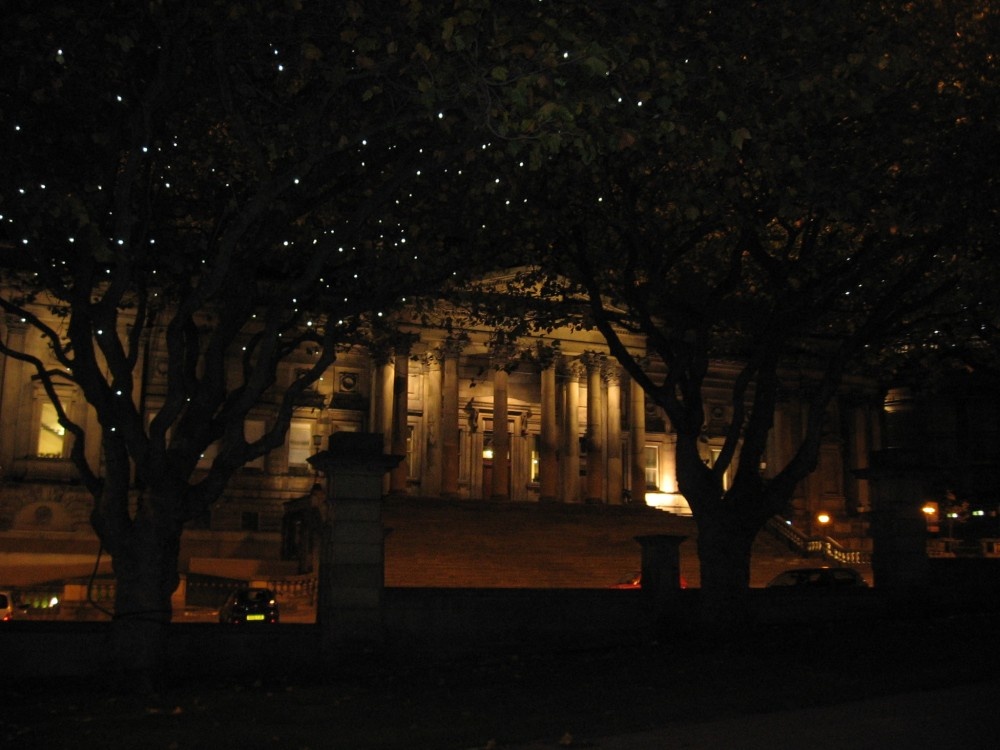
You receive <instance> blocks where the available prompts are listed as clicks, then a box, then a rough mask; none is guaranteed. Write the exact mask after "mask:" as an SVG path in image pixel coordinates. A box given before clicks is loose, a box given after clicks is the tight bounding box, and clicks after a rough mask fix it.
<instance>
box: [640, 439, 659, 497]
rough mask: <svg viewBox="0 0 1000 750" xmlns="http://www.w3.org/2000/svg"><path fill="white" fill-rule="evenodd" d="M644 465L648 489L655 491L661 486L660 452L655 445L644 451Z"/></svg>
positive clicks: (648, 446)
mask: <svg viewBox="0 0 1000 750" xmlns="http://www.w3.org/2000/svg"><path fill="white" fill-rule="evenodd" d="M642 455H643V465H644V466H645V469H646V489H647V490H655V489H659V486H660V451H659V449H657V447H656V446H655V445H647V446H646V447H645V448H643V449H642Z"/></svg>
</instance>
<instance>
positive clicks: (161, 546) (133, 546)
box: [95, 496, 182, 691]
mask: <svg viewBox="0 0 1000 750" xmlns="http://www.w3.org/2000/svg"><path fill="white" fill-rule="evenodd" d="M173 506H174V504H173V503H170V502H169V501H168V500H167V499H166V498H164V497H163V496H153V497H148V496H147V497H146V498H144V499H143V500H141V501H140V505H139V507H138V509H137V511H136V513H135V516H134V517H133V518H132V519H131V520H130V521H127V522H121V521H122V519H121V516H120V515H119V516H118V521H119V522H118V523H103V524H102V523H101V522H100V519H98V518H97V517H96V516H95V527H96V528H97V529H98V533H99V534H100V537H101V540H102V542H103V544H104V546H105V548H106V549H107V550H108V551H109V553H110V554H111V560H112V567H113V570H114V573H115V611H114V619H113V621H112V626H111V633H112V643H111V646H112V658H113V660H114V666H115V668H116V671H117V672H118V674H119V675H120V677H121V678H122V680H123V685H122V687H123V688H126V689H129V690H146V691H149V690H152V689H153V687H154V685H155V683H156V678H157V677H158V675H159V673H160V672H161V670H162V666H163V657H164V648H165V644H166V631H167V626H168V625H169V624H170V621H171V617H172V614H173V612H172V606H171V596H172V595H173V593H174V591H175V590H176V589H177V585H178V582H179V576H178V572H177V563H178V552H179V549H180V537H181V530H182V525H181V524H180V523H179V522H178V521H176V520H175V515H176V514H175V513H174V512H171V511H172V510H173Z"/></svg>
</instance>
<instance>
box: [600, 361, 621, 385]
mask: <svg viewBox="0 0 1000 750" xmlns="http://www.w3.org/2000/svg"><path fill="white" fill-rule="evenodd" d="M623 375H624V372H623V370H622V366H621V365H620V364H618V361H617V360H614V359H610V358H609V359H607V360H605V362H604V364H603V366H602V367H601V376H602V377H603V378H604V381H605V382H606V383H608V384H609V385H621V382H622V377H623Z"/></svg>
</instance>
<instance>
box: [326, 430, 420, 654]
mask: <svg viewBox="0 0 1000 750" xmlns="http://www.w3.org/2000/svg"><path fill="white" fill-rule="evenodd" d="M382 445H383V436H382V435H381V434H372V433H356V432H337V433H334V434H333V435H331V436H330V440H329V444H328V449H327V450H325V451H321V452H320V453H317V454H316V455H315V456H313V457H312V458H310V459H309V463H311V464H312V465H313V467H314V468H315V469H316V470H317V471H322V472H323V473H324V474H325V475H326V502H325V504H324V507H323V508H322V510H321V517H322V527H321V533H320V551H319V597H318V601H317V604H316V621H317V623H318V624H319V626H320V630H321V644H322V651H323V655H324V657H330V656H333V655H335V654H336V653H338V652H340V651H343V650H345V649H349V648H352V647H358V646H360V647H365V646H375V645H379V644H381V643H382V642H383V641H384V638H385V633H384V618H383V612H382V598H383V591H384V588H385V531H384V529H383V526H382V478H383V476H384V475H385V474H386V472H388V471H390V470H391V469H392V468H393V467H395V466H396V465H397V464H398V463H399V462H400V461H402V459H403V457H402V456H390V455H385V454H384V453H383V452H382Z"/></svg>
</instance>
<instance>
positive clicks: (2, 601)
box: [0, 590, 27, 622]
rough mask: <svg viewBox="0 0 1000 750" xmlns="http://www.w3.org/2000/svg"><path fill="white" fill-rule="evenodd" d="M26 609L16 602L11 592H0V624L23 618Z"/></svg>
mask: <svg viewBox="0 0 1000 750" xmlns="http://www.w3.org/2000/svg"><path fill="white" fill-rule="evenodd" d="M26 611H27V608H26V607H25V606H24V605H23V604H21V603H20V602H18V600H17V598H16V597H15V596H14V592H13V591H9V590H7V591H0V622H8V621H9V620H13V619H15V618H20V617H23V616H24V614H25V612H26Z"/></svg>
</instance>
